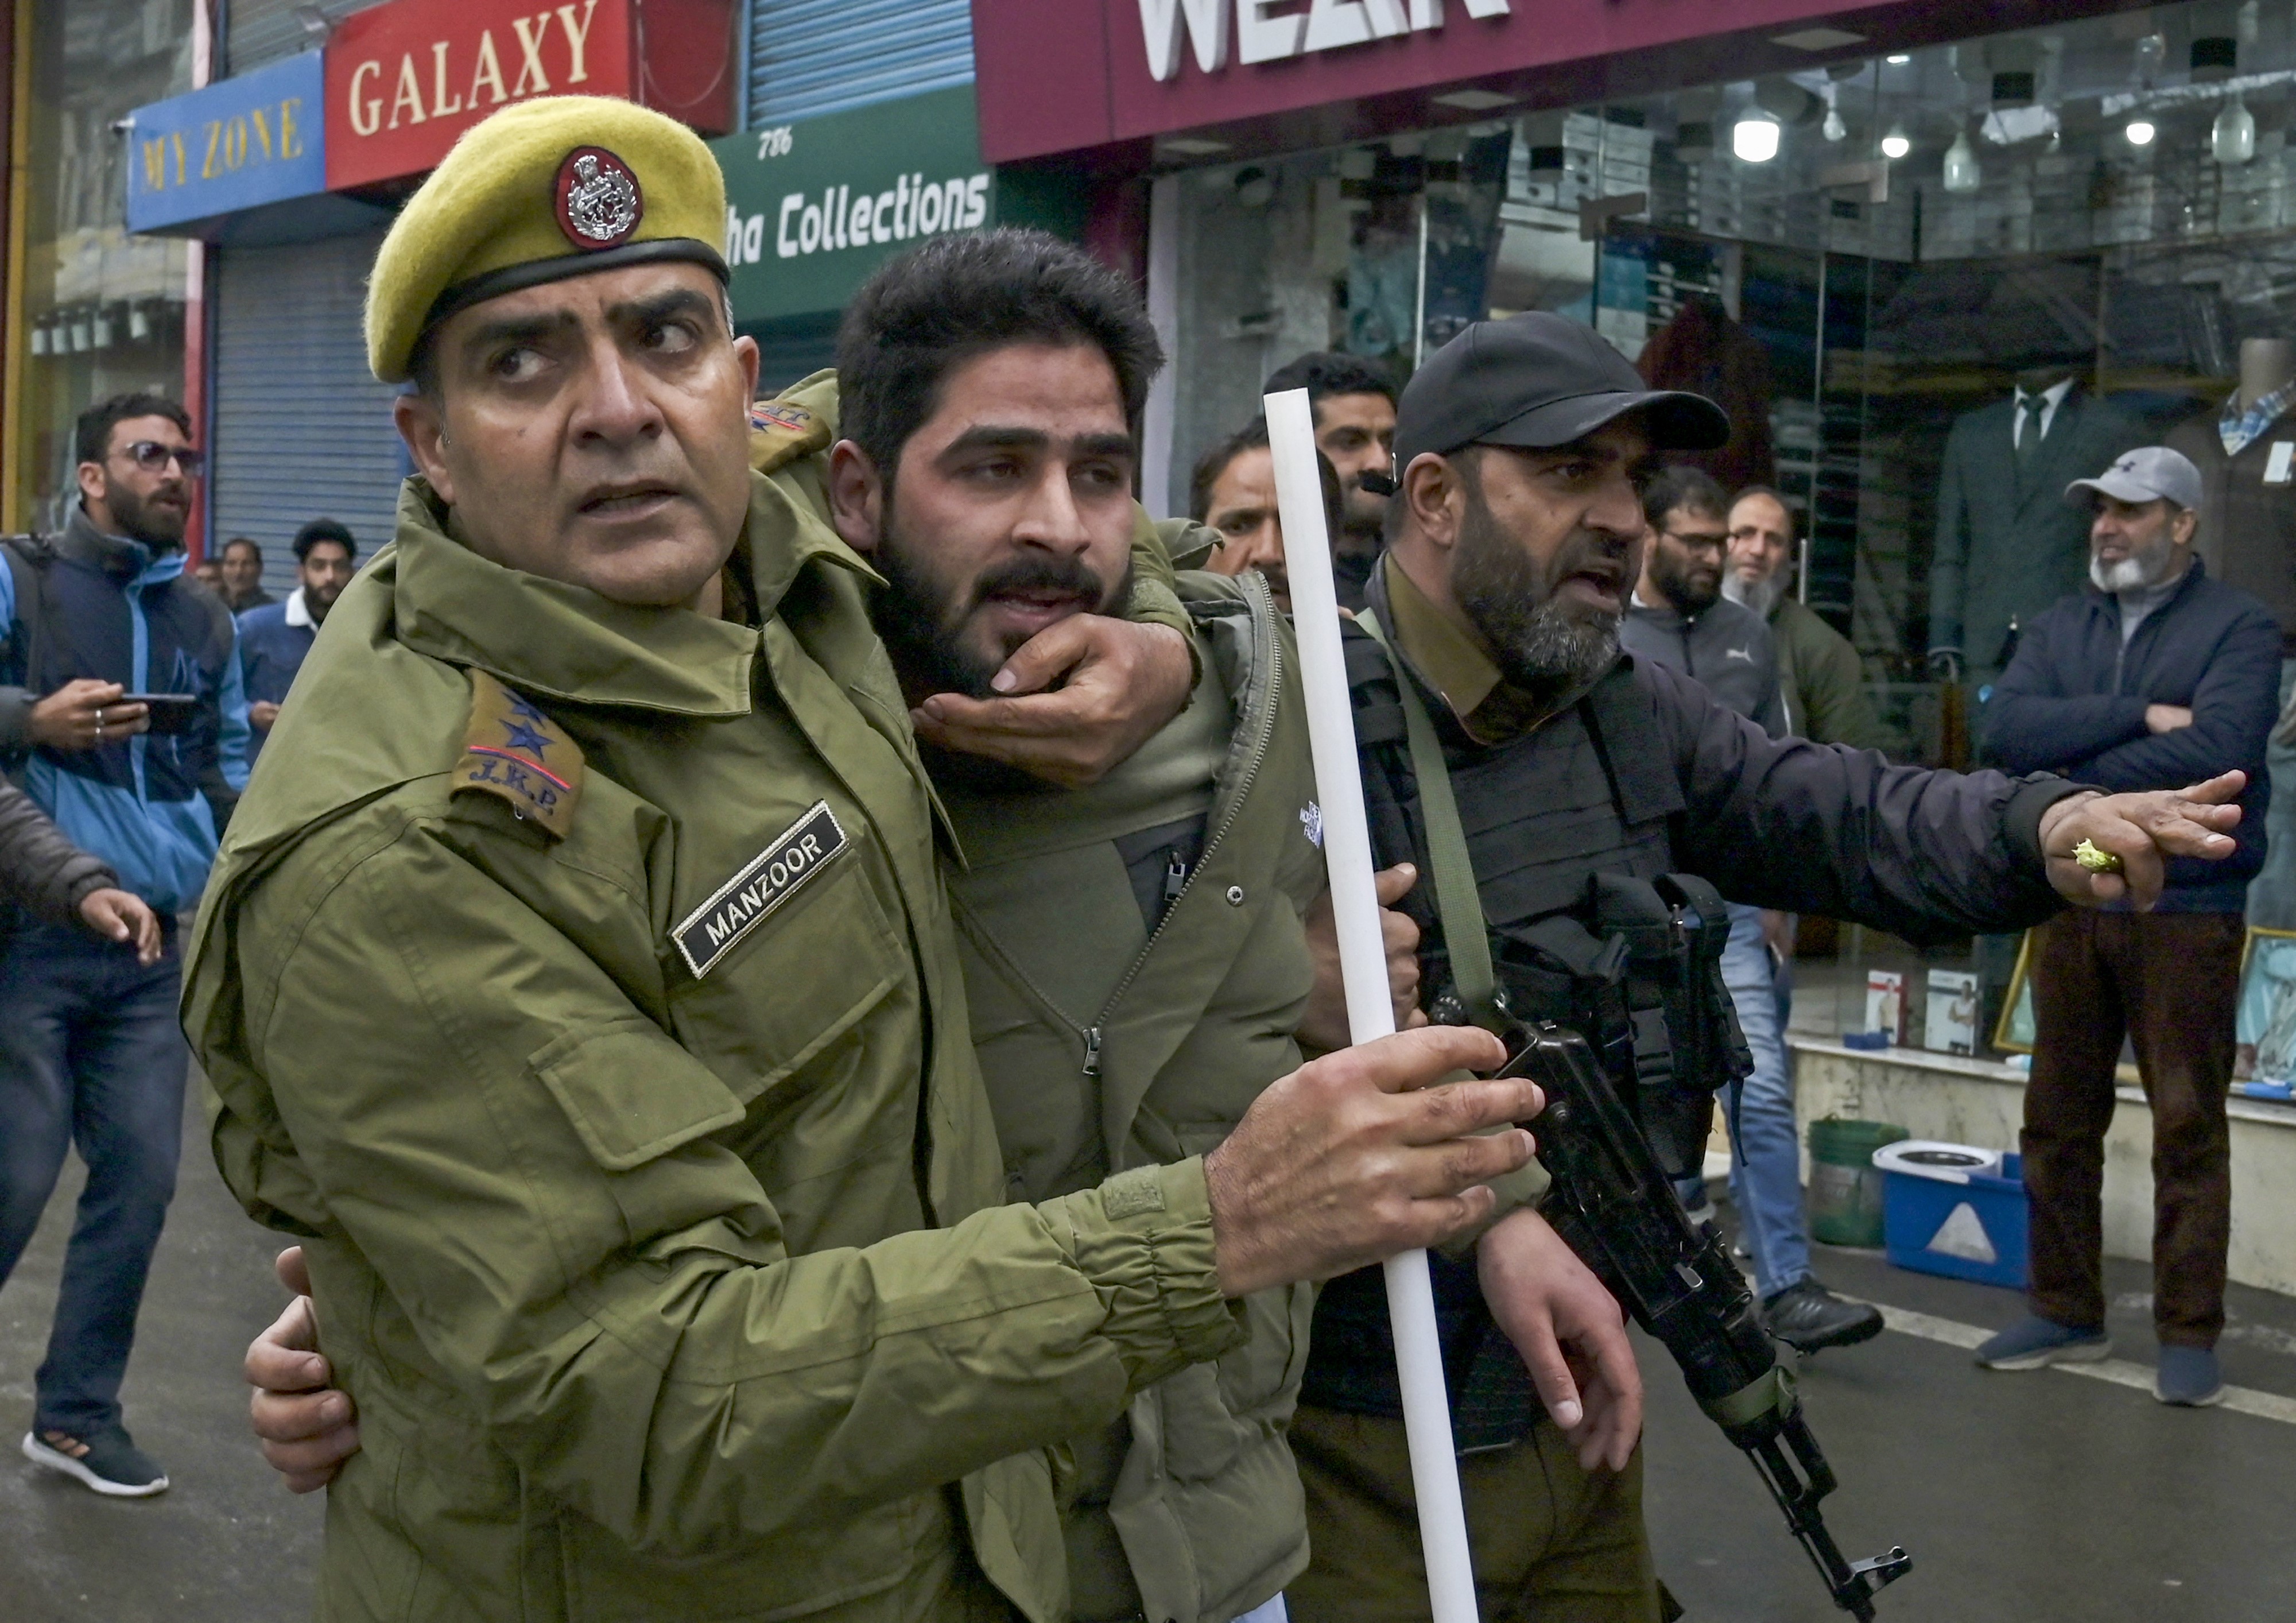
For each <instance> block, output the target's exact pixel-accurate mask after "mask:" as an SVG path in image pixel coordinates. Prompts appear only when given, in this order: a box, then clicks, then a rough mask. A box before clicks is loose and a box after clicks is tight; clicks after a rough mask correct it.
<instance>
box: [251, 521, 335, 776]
mask: <svg viewBox="0 0 2296 1623" xmlns="http://www.w3.org/2000/svg"><path fill="white" fill-rule="evenodd" d="M357 568H358V543H357V541H356V540H355V539H353V538H352V536H351V532H350V531H349V529H347V528H345V527H344V526H343V525H340V524H338V523H336V522H335V521H333V520H332V519H314V520H312V521H310V522H309V523H308V524H306V525H305V526H303V528H302V529H299V530H297V531H296V532H295V573H296V577H297V579H296V583H295V589H294V590H293V591H292V592H290V593H289V594H287V596H286V599H285V600H284V601H283V602H266V603H262V604H259V605H258V606H257V607H255V608H252V609H250V610H249V611H247V612H246V613H244V614H242V615H241V616H240V617H239V669H240V676H241V679H242V682H243V683H244V684H246V688H247V725H248V733H249V740H248V746H247V764H248V766H250V768H252V767H253V766H254V765H255V758H256V757H257V756H258V755H260V754H262V753H263V743H264V741H265V740H266V739H267V738H269V737H270V736H271V724H272V723H273V722H275V721H276V720H278V719H279V707H280V706H281V705H282V704H283V703H285V702H286V701H287V690H288V689H289V688H290V687H291V686H292V685H293V684H294V681H295V673H296V672H297V671H299V670H300V669H302V668H303V656H304V655H305V654H307V653H309V652H311V644H312V643H313V642H315V641H316V639H317V637H318V635H319V627H320V626H321V625H323V624H324V622H325V620H326V618H327V611H328V610H330V609H332V608H333V607H334V606H335V599H337V598H338V597H340V596H341V595H342V594H343V588H344V587H345V586H348V585H350V583H351V575H352V573H353V572H354V571H355V570H357Z"/></svg>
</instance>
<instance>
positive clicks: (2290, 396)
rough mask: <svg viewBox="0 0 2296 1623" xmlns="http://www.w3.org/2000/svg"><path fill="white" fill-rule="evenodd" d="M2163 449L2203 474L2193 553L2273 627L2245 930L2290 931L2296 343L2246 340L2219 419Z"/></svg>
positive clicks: (2295, 812)
mask: <svg viewBox="0 0 2296 1623" xmlns="http://www.w3.org/2000/svg"><path fill="white" fill-rule="evenodd" d="M2168 442H2169V445H2170V446H2172V447H2175V448H2176V449H2177V450H2179V451H2182V452H2183V453H2184V454H2185V455H2186V456H2189V457H2191V458H2192V459H2193V465H2194V467H2196V468H2198V469H2199V470H2200V471H2201V491H2202V504H2201V522H2200V528H2199V529H2197V530H2196V531H2194V537H2193V550H2194V552H2195V553H2198V554H2199V555H2200V558H2201V561H2202V563H2203V564H2204V565H2206V566H2207V568H2208V571H2209V573H2210V574H2211V575H2213V576H2215V577H2216V578H2218V579H2219V580H2223V581H2226V582H2229V583H2230V584H2231V585H2234V586H2240V587H2242V588H2243V589H2244V590H2246V591H2250V592H2253V593H2254V594H2256V595H2257V596H2259V597H2260V598H2262V599H2263V600H2264V602H2265V605H2266V606H2267V608H2269V609H2270V610H2271V611H2273V613H2274V614H2276V615H2277V616H2278V617H2279V619H2280V655H2281V658H2280V703H2281V718H2280V725H2278V726H2276V727H2275V728H2274V729H2273V730H2272V742H2271V743H2270V745H2269V746H2268V747H2267V749H2266V751H2265V765H2266V766H2267V769H2268V770H2269V771H2270V773H2271V775H2272V801H2271V804H2270V806H2269V807H2268V808H2267V810H2266V812H2265V830H2266V834H2267V840H2266V845H2265V855H2264V871H2263V872H2262V873H2259V874H2258V875H2257V876H2256V878H2255V879H2254V880H2253V881H2251V882H2250V884H2249V887H2248V922H2250V923H2251V924H2254V925H2259V926H2261V927H2263V928H2266V929H2268V930H2296V717H2291V716H2290V715H2289V713H2288V705H2289V701H2290V698H2291V696H2292V694H2296V343H2291V342H2290V341H2289V340H2286V339H2284V338H2251V339H2243V340H2242V341H2241V346H2240V387H2239V388H2238V389H2235V390H2234V391H2233V395H2232V398H2230V399H2228V400H2226V402H2225V403H2224V406H2223V408H2222V409H2221V410H2220V411H2202V412H2199V413H2196V414H2194V415H2193V416H2192V417H2191V418H2189V419H2187V420H2186V421H2185V422H2180V423H2178V424H2177V426H2176V428H2174V429H2173V430H2170V431H2169V441H2168Z"/></svg>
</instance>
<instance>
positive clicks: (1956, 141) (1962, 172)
mask: <svg viewBox="0 0 2296 1623" xmlns="http://www.w3.org/2000/svg"><path fill="white" fill-rule="evenodd" d="M1984 177H1985V176H1984V173H1983V171H1982V170H1980V168H1978V167H1977V154H1976V152H1973V151H1972V150H1971V148H1970V144H1969V132H1968V131H1967V130H1965V129H1964V130H1956V131H1955V132H1954V137H1953V144H1952V145H1951V146H1949V147H1948V148H1946V150H1945V189H1946V190H1947V191H1948V192H1974V191H1976V190H1977V184H1978V182H1979V181H1980V180H1982V179H1983V178H1984Z"/></svg>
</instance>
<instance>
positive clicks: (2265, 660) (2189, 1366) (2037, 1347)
mask: <svg viewBox="0 0 2296 1623" xmlns="http://www.w3.org/2000/svg"><path fill="white" fill-rule="evenodd" d="M2065 498H2066V500H2068V501H2070V502H2072V503H2075V504H2079V505H2082V506H2087V507H2089V508H2090V509H2091V510H2092V511H2093V513H2094V518H2093V520H2092V522H2091V525H2090V529H2089V553H2090V561H2089V578H2090V581H2091V582H2092V583H2093V586H2094V589H2093V590H2091V591H2088V592H2084V593H2082V594H2079V596H2075V597H2067V598H2062V599H2060V600H2059V601H2058V602H2056V603H2054V605H2052V606H2051V607H2050V608H2049V609H2047V610H2046V611H2044V612H2043V613H2042V614H2041V615H2039V616H2038V618H2036V619H2034V621H2033V623H2032V624H2031V625H2030V627H2027V628H2026V631H2025V634H2024V635H2023V637H2022V638H2021V640H2020V641H2019V643H2018V644H2017V652H2016V655H2015V657H2014V658H2013V660H2011V661H2010V664H2009V668H2008V669H2007V670H2005V672H2003V673H2002V676H2001V680H2000V682H1999V684H1997V686H1996V687H1995V689H1994V692H1993V700H1992V702H1991V703H1990V704H1989V706H1988V707H1987V712H1986V727H1985V742H1986V746H1987V749H1988V751H1989V753H1990V754H1991V756H1992V757H1993V758H1994V759H1995V760H1996V761H1997V762H1998V763H1999V764H2000V765H2002V766H2005V767H2006V768H2007V769H2008V770H2010V771H2012V772H2035V771H2049V772H2055V773H2060V774H2062V775H2064V776H2066V777H2070V778H2074V779H2079V780H2082V781H2085V782H2087V783H2095V784H2098V785H2100V786H2102V787H2103V788H2104V789H2106V790H2108V791H2119V790H2132V789H2139V790H2141V789H2166V788H2169V787H2172V786H2175V787H2181V786H2182V785H2184V784H2186V783H2194V782H2197V781H2199V780H2200V779H2202V778H2205V777H2208V776H2210V775H2212V774H2214V773H2217V772H2220V771H2222V770H2224V769H2225V768H2226V767H2228V766H2237V767H2239V768H2241V769H2242V770H2243V771H2245V772H2246V773H2247V774H2248V789H2247V791H2246V792H2245V793H2244V794H2243V796H2242V798H2241V820H2240V826H2239V828H2238V829H2237V830H2235V838H2236V839H2237V840H2238V841H2239V848H2238V850H2237V852H2236V853H2235V855H2234V856H2233V857H2230V858H2229V859H2228V860H2226V861H2224V862H2220V863H2199V862H2188V861H2184V860H2181V859H2172V860H2171V861H2170V862H2169V871H2168V884H2167V887H2166V889H2163V890H2162V892H2161V902H2160V906H2158V907H2157V908H2156V909H2155V910H2154V911H2153V912H2151V913H2134V912H2129V911H2128V910H2126V909H2125V908H2123V909H2118V910H2116V909H2112V908H2106V909H2101V910H2096V911H2090V912H2082V913H2077V914H2074V913H2068V914H2059V915H2058V916H2057V917H2055V918H2054V919H2052V920H2050V921H2049V922H2047V923H2046V924H2044V925H2041V926H2039V927H2038V929H2037V930H2034V932H2033V937H2032V947H2031V958H2030V971H2029V972H2030V974H2031V976H2032V982H2033V1016H2034V1024H2035V1031H2034V1043H2033V1079H2032V1083H2031V1085H2030V1086H2029V1087H2028V1088H2027V1089H2026V1093H2025V1132H2024V1141H2023V1142H2024V1152H2025V1186H2026V1189H2027V1191H2028V1193H2030V1197H2031V1201H2032V1285H2031V1291H2030V1299H2031V1307H2032V1315H2031V1316H2030V1317H2028V1318H2026V1319H2024V1320H2022V1321H2021V1322H2020V1323H2018V1324H2013V1325H2011V1326H2010V1327H2009V1328H2008V1329H2006V1330H2005V1331H2003V1332H2001V1333H2000V1334H1999V1335H1997V1336H1995V1337H1994V1338H1993V1339H1992V1340H1989V1341H1988V1342H1986V1343H1985V1344H1984V1345H1983V1346H1982V1347H1980V1348H1978V1349H1977V1357H1978V1362H1979V1363H1980V1364H1983V1365H1986V1367H1988V1368H1989V1369H2038V1368H2040V1367H2041V1366H2043V1365H2047V1364H2052V1363H2055V1362H2058V1361H2060V1360H2064V1359H2076V1360H2087V1359H2093V1358H2101V1357H2104V1355H2105V1353H2106V1352H2107V1351H2108V1350H2110V1348H2111V1345H2112V1344H2111V1342H2110V1340H2108V1339H2107V1338H2106V1335H2105V1331H2104V1284H2103V1264H2102V1261H2101V1256H2102V1251H2103V1237H2102V1216H2101V1208H2102V1201H2101V1193H2102V1190H2103V1172H2104V1134H2105V1129H2106V1127H2108V1126H2109V1125H2110V1124H2111V1122H2112V1107H2113V1067H2114V1065H2115V1063H2116V1062H2118V1061H2119V1059H2120V1045H2121V1038H2122V1036H2123V1033H2124V1029H2125V1030H2126V1032H2127V1034H2128V1036H2129V1037H2132V1038H2133V1040H2134V1043H2135V1045H2136V1062H2137V1069H2138V1070H2139V1071H2140V1073H2141V1074H2142V1076H2143V1078H2144V1095H2145V1098H2146V1099H2147V1100H2148V1101H2149V1102H2151V1104H2152V1107H2153V1186H2154V1192H2153V1205H2154V1229H2153V1324H2154V1327H2155V1330H2156V1332H2157V1333H2158V1336H2159V1338H2160V1343H2161V1360H2160V1368H2159V1373H2158V1376H2157V1378H2156V1379H2155V1381H2154V1383H2153V1395H2154V1396H2155V1397H2157V1398H2160V1399H2161V1402H2163V1403H2172V1404H2185V1405H2202V1404H2210V1403H2214V1402H2217V1401H2218V1399H2219V1398H2222V1397H2223V1396H2224V1383H2223V1381H2222V1378H2221V1377H2220V1376H2219V1374H2218V1369H2217V1358H2216V1353H2215V1351H2214V1348H2215V1346H2216V1340H2217V1335H2218V1332H2220V1331H2221V1330H2222V1329H2223V1328H2224V1284H2225V1253H2226V1246H2227V1245H2228V1243H2229V1242H2230V1238H2231V1231H2232V1175H2231V1164H2230V1147H2229V1139H2228V1136H2227V1133H2226V1125H2225V1095H2226V1092H2227V1091H2228V1090H2229V1088H2230V1086H2231V1083H2232V1069H2233V1012H2234V1006H2235V1001H2236V1000H2237V998H2238V996H2239V991H2240V960H2241V948H2242V944H2243V941H2244V940H2245V939H2246V937H2245V930H2244V927H2243V906H2244V902H2245V897H2246V891H2247V888H2248V881H2249V880H2250V879H2251V878H2252V877H2253V876H2254V875H2255V873H2256V872H2257V870H2258V869H2259V868H2260V867H2262V866H2263V865H2264V814H2265V803H2266V800H2267V797H2268V796H2269V794H2270V792H2271V779H2270V778H2269V776H2268V775H2267V774H2266V772H2265V769H2264V745H2265V738H2266V735H2267V734H2269V733H2270V732H2271V730H2272V723H2273V719H2274V717H2275V714H2276V710H2277V708H2278V706H2277V699H2278V693H2279V680H2280V628H2279V622H2278V621H2277V620H2276V619H2274V618H2273V614H2272V611H2270V610H2269V609H2267V608H2266V607H2265V606H2264V604H2263V603H2262V602H2259V600H2257V599H2256V598H2254V597H2251V596H2250V595H2249V594H2247V593H2245V592H2243V591H2241V590H2239V589H2238V588H2237V587H2234V586H2226V585H2225V584H2224V583H2223V582H2221V581H2217V580H2210V578H2208V575H2207V572H2206V571H2205V570H2203V569H2202V566H2201V561H2200V560H2199V559H2198V558H2196V557H2194V555H2193V533H2194V529H2195V528H2196V526H2197V523H2198V519H2199V508H2200V504H2201V476H2200V472H2199V471H2198V470H2197V469H2195V468H2194V466H2193V464H2192V463H2190V462H2189V461H2187V460H2186V459H2185V457H2184V456H2183V455H2180V454H2179V453H2177V452H2176V451H2172V450H2169V449H2168V448H2166V447H2161V446H2148V447H2143V448H2142V449H2139V450H2135V451H2130V452H2128V453H2127V454H2126V455H2123V456H2121V457H2120V460H2118V461H2117V462H2115V463H2113V464H2112V467H2111V468H2109V469H2107V470H2106V471H2104V472H2103V474H2101V475H2099V476H2098V477H2097V478H2095V479H2085V480H2075V481H2074V482H2073V483H2072V484H2071V486H2069V487H2067V488H2066V491H2065Z"/></svg>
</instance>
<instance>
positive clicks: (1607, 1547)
mask: <svg viewBox="0 0 2296 1623" xmlns="http://www.w3.org/2000/svg"><path fill="white" fill-rule="evenodd" d="M1292 1453H1293V1454H1294V1455H1296V1456H1297V1457H1298V1459H1299V1463H1300V1483H1301V1485H1302V1486H1304V1487H1305V1488H1307V1490H1308V1550H1309V1555H1308V1570H1307V1571H1305V1572H1303V1573H1301V1574H1300V1576H1299V1577H1298V1578H1294V1579H1293V1580H1292V1582H1291V1583H1290V1584H1289V1585H1287V1586H1285V1588H1284V1591H1283V1598H1284V1603H1285V1605H1286V1606H1287V1607H1288V1608H1289V1610H1290V1611H1291V1614H1292V1623H1414V1620H1415V1619H1424V1618H1426V1617H1427V1616H1428V1615H1429V1614H1428V1605H1427V1563H1426V1561H1425V1558H1424V1557H1423V1555H1422V1554H1421V1553H1420V1546H1419V1512H1418V1509H1417V1501H1416V1498H1415V1496H1414V1494H1413V1492H1412V1488H1411V1455H1410V1452H1409V1449H1408V1447H1406V1443H1405V1440H1404V1435H1403V1422H1401V1421H1400V1420H1385V1419H1380V1418H1377V1417H1374V1416H1370V1415H1363V1414H1339V1413H1337V1412H1336V1411H1334V1410H1331V1409H1318V1408H1311V1407H1309V1406H1307V1405H1305V1404H1302V1405H1301V1406H1300V1411H1299V1414H1298V1415H1297V1416H1296V1417H1295V1418H1294V1419H1293V1421H1292ZM1459 1486H1460V1488H1461V1491H1462V1492H1463V1494H1464V1496H1465V1499H1466V1505H1467V1536H1468V1544H1469V1547H1470V1548H1471V1550H1472V1553H1473V1555H1474V1562H1475V1593H1476V1598H1477V1600H1478V1602H1479V1603H1480V1611H1481V1614H1482V1618H1483V1623H1659V1619H1660V1616H1661V1612H1660V1603H1659V1587H1658V1580H1657V1578H1656V1577H1655V1576H1653V1574H1652V1569H1651V1551H1650V1535H1649V1533H1648V1531H1647V1530H1646V1529H1644V1526H1643V1456H1642V1450H1641V1449H1640V1448H1637V1449H1636V1450H1635V1457H1634V1458H1633V1459H1632V1460H1631V1461H1629V1462H1628V1465H1627V1468H1626V1470H1624V1471H1619V1472H1616V1473H1613V1472H1611V1471H1587V1470H1585V1469H1584V1468H1582V1467H1581V1466H1580V1465H1579V1462H1578V1459H1577V1458H1576V1457H1575V1456H1574V1455H1572V1454H1571V1452H1570V1446H1569V1445H1568V1444H1566V1443H1565V1442H1564V1441H1563V1440H1562V1432H1560V1431H1559V1430H1556V1429H1555V1428H1554V1426H1552V1425H1548V1424H1546V1423H1544V1422H1542V1423H1541V1424H1540V1425H1538V1427H1537V1428H1536V1429H1535V1430H1533V1431H1532V1432H1531V1434H1530V1435H1529V1437H1527V1438H1525V1439H1523V1440H1522V1441H1521V1442H1519V1443H1517V1444H1515V1445H1514V1446H1513V1447H1509V1448H1498V1449H1492V1450H1489V1451H1487V1452H1482V1453H1477V1454H1471V1455H1467V1456H1466V1457H1465V1458H1464V1459H1462V1460H1461V1461H1460V1462H1459Z"/></svg>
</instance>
